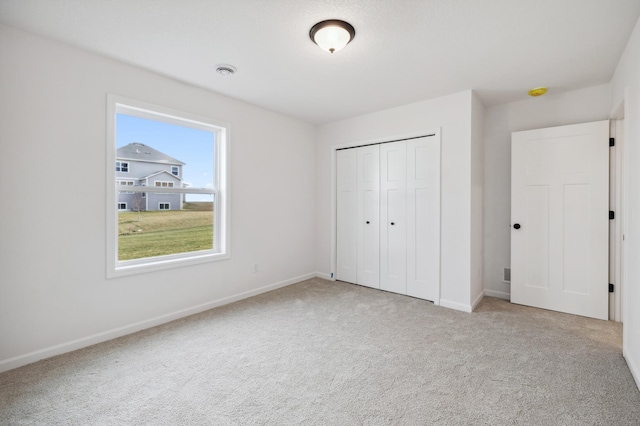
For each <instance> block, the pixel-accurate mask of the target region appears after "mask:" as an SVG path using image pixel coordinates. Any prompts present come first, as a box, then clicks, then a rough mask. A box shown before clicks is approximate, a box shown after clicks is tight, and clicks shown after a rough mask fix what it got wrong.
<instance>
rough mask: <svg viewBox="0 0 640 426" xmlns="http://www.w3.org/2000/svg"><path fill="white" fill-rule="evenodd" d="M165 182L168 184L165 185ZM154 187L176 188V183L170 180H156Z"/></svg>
mask: <svg viewBox="0 0 640 426" xmlns="http://www.w3.org/2000/svg"><path fill="white" fill-rule="evenodd" d="M165 183H166V185H163V184H165ZM158 184H160V185H158ZM153 187H154V188H174V187H175V185H174V182H171V181H168V180H156V181H155V182H154V183H153Z"/></svg>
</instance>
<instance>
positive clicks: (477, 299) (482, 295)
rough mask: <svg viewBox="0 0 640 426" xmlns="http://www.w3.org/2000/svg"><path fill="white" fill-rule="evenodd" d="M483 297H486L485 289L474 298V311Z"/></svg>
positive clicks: (472, 308) (472, 306)
mask: <svg viewBox="0 0 640 426" xmlns="http://www.w3.org/2000/svg"><path fill="white" fill-rule="evenodd" d="M483 298H484V291H481V292H480V294H479V295H478V297H476V300H474V301H473V303H472V304H471V312H473V311H474V310H475V309H476V307H477V306H478V303H480V302H481V301H482V299H483Z"/></svg>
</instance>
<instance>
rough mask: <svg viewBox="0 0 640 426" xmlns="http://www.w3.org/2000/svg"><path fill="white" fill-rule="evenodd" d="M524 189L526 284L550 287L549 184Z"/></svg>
mask: <svg viewBox="0 0 640 426" xmlns="http://www.w3.org/2000/svg"><path fill="white" fill-rule="evenodd" d="M524 190H525V191H526V204H525V205H526V210H525V211H526V222H525V223H526V227H527V238H526V240H525V247H526V263H525V267H526V276H525V283H524V285H526V286H527V287H539V288H549V186H548V185H544V186H543V185H531V186H527V187H526V188H525V189H524ZM512 271H513V269H512Z"/></svg>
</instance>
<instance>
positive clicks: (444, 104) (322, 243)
mask: <svg viewBox="0 0 640 426" xmlns="http://www.w3.org/2000/svg"><path fill="white" fill-rule="evenodd" d="M471 103H472V94H471V92H470V91H467V92H462V93H458V94H455V95H451V96H447V97H442V98H437V99H432V100H428V101H424V102H419V103H415V104H410V105H405V106H402V107H398V108H392V109H388V110H384V111H379V112H376V113H372V114H367V115H363V116H359V117H355V118H351V119H347V120H342V121H338V122H334V123H330V124H326V125H324V126H321V127H320V128H319V133H318V145H317V152H316V156H317V166H316V176H317V189H316V192H317V197H318V198H317V206H318V211H317V222H318V225H317V233H316V243H317V270H318V271H320V272H322V273H326V274H329V273H330V272H333V271H331V173H332V171H331V146H332V145H340V144H348V143H354V142H361V141H370V140H381V139H383V138H391V137H393V136H396V135H400V134H407V133H413V132H418V131H422V130H428V129H431V128H437V127H440V128H441V129H442V133H441V137H442V151H441V155H442V167H441V170H442V172H441V173H442V178H441V179H442V180H441V186H442V193H441V196H442V201H441V215H442V223H441V229H442V231H441V240H442V243H441V247H442V248H441V292H440V297H441V300H440V302H441V304H443V305H444V306H448V307H451V308H455V309H460V310H470V309H471V303H472V302H473V301H472V300H471V298H470V277H471V261H470V253H471V219H470V212H471V179H472V178H471V128H472V125H471V110H472V106H471Z"/></svg>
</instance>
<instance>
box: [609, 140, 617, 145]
mask: <svg viewBox="0 0 640 426" xmlns="http://www.w3.org/2000/svg"><path fill="white" fill-rule="evenodd" d="M609 146H616V138H609Z"/></svg>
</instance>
